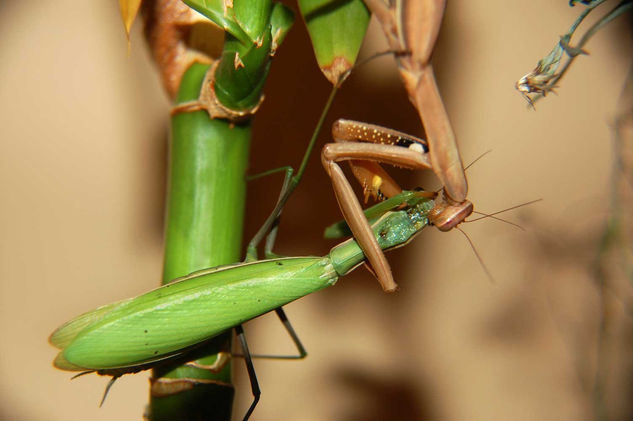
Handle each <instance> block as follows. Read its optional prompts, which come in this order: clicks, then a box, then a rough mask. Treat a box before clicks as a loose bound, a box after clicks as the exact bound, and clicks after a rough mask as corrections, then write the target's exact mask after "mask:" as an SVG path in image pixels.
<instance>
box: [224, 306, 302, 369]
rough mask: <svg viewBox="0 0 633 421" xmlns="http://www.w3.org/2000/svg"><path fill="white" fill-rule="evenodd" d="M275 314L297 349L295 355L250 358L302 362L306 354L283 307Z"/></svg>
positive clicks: (266, 355) (239, 355) (253, 355)
mask: <svg viewBox="0 0 633 421" xmlns="http://www.w3.org/2000/svg"><path fill="white" fill-rule="evenodd" d="M275 313H276V314H277V317H279V321H281V323H282V324H283V325H284V328H285V329H286V331H287V332H288V335H289V336H290V339H292V342H293V343H294V345H295V348H297V355H272V354H251V355H250V357H251V358H266V359H271V360H302V359H304V358H305V357H307V356H308V352H307V351H306V349H305V347H304V346H303V343H301V340H300V339H299V335H297V332H296V331H295V329H294V328H293V327H292V324H291V323H290V320H289V319H288V316H286V312H285V311H284V308H283V307H278V308H276V309H275ZM233 356H234V357H244V355H243V354H233Z"/></svg>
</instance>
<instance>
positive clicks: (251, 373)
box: [235, 325, 262, 421]
mask: <svg viewBox="0 0 633 421" xmlns="http://www.w3.org/2000/svg"><path fill="white" fill-rule="evenodd" d="M235 333H236V335H237V338H238V339H239V341H240V345H242V352H243V353H244V361H245V362H246V369H247V370H248V378H249V380H250V382H251V391H252V392H253V403H251V406H250V407H249V408H248V411H246V414H245V415H244V418H243V421H247V420H248V419H249V418H250V416H251V414H252V413H253V411H254V410H255V407H256V406H257V402H259V397H260V396H261V394H262V392H261V390H260V388H259V382H258V381H257V375H256V374H255V367H254V366H253V360H252V359H251V354H250V352H249V351H248V344H247V343H246V336H245V335H244V329H243V328H242V325H237V326H235Z"/></svg>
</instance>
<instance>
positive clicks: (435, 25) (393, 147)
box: [321, 0, 473, 292]
mask: <svg viewBox="0 0 633 421" xmlns="http://www.w3.org/2000/svg"><path fill="white" fill-rule="evenodd" d="M365 3H366V4H367V6H368V7H369V9H370V10H371V11H372V13H373V14H374V16H376V17H377V19H378V21H379V22H380V24H381V26H382V28H383V32H384V33H385V36H386V38H387V42H388V43H389V47H390V48H391V49H392V50H393V51H403V52H406V53H405V54H400V55H396V57H397V61H398V69H399V72H400V76H401V77H402V80H403V82H404V85H405V88H406V90H407V92H408V94H409V99H410V100H411V102H412V103H413V104H414V106H415V107H416V108H417V110H418V112H419V114H420V118H421V120H422V123H423V124H424V128H425V131H426V134H427V137H428V142H427V141H424V140H422V139H419V138H415V137H412V136H410V135H407V134H405V133H401V132H398V131H395V130H391V129H387V128H384V127H380V126H375V125H371V124H366V123H359V122H354V121H349V120H338V121H337V122H336V123H335V124H334V126H333V128H332V134H333V137H334V140H335V142H337V143H330V144H327V145H325V147H324V148H323V151H322V154H321V161H322V163H323V166H324V167H325V170H326V172H327V173H328V175H329V176H330V178H331V179H332V184H333V187H334V192H335V195H336V198H337V200H338V203H339V207H340V208H341V212H342V213H343V216H344V218H345V220H346V221H347V223H348V224H349V226H350V229H351V231H352V233H353V234H354V237H356V239H357V241H358V242H359V244H360V245H361V248H362V249H363V252H364V253H365V255H366V256H367V259H368V260H369V262H370V263H371V266H372V267H373V269H374V271H375V273H376V277H377V278H378V281H379V282H380V284H381V285H382V287H383V289H384V290H385V291H387V292H391V291H395V290H396V289H397V285H396V283H395V281H394V280H393V275H392V274H391V269H390V267H389V263H388V262H387V260H386V258H385V256H384V254H383V253H382V250H381V249H380V247H378V243H377V242H376V240H375V238H374V237H373V235H372V233H371V229H370V227H369V224H368V222H367V220H366V219H365V217H364V215H363V212H362V208H361V206H360V204H359V203H358V200H357V199H356V197H355V195H354V192H353V190H352V188H351V186H350V184H349V182H348V181H347V180H346V178H345V176H344V175H343V172H342V170H341V168H340V167H339V165H338V164H337V162H339V161H345V160H347V161H349V162H350V165H351V167H352V172H353V173H354V176H355V177H356V178H357V179H358V181H359V182H360V183H361V185H362V187H363V190H364V193H365V199H367V197H368V196H369V195H371V196H374V197H375V198H378V199H382V198H383V197H392V196H394V195H396V194H398V193H400V192H401V191H402V189H401V188H400V187H399V186H398V184H397V183H396V182H395V181H394V180H393V179H392V178H391V177H390V176H389V175H388V174H387V173H386V172H385V171H384V170H383V169H382V168H381V167H380V165H379V164H378V162H381V163H386V164H391V165H396V166H400V167H404V168H408V169H432V170H433V171H434V172H435V174H436V175H437V177H438V178H439V179H440V181H441V183H442V185H443V186H444V187H443V189H442V190H441V192H440V193H438V194H435V193H429V194H430V195H433V196H436V195H437V196H438V197H437V198H436V199H435V203H436V205H435V207H434V208H433V210H432V211H431V213H430V214H429V220H430V222H431V223H432V224H433V225H435V226H436V227H437V228H438V229H440V230H441V231H448V230H450V229H452V228H454V227H456V226H457V225H458V224H459V223H461V222H462V221H463V220H464V219H465V218H466V217H468V216H469V215H470V214H471V213H472V212H473V204H472V203H471V202H470V201H468V200H466V195H467V193H468V183H467V181H466V176H465V173H464V167H463V165H462V161H461V157H460V155H459V150H458V149H457V141H456V139H455V134H454V132H453V129H452V127H451V124H450V121H449V119H448V114H447V113H446V109H445V108H444V103H443V102H442V97H441V96H440V93H439V90H438V88H437V83H436V82H435V74H434V72H433V66H432V65H431V62H430V60H431V55H432V52H433V47H434V46H435V41H436V40H437V36H438V33H439V29H440V26H441V23H442V18H443V15H444V9H445V7H446V0H394V1H390V2H389V4H387V3H385V1H384V0H365ZM357 141H361V142H365V143H355V142H357Z"/></svg>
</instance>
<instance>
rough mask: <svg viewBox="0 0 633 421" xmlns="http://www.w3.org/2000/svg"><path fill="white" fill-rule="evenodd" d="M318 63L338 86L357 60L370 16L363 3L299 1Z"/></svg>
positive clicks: (352, 1) (319, 0) (317, 0)
mask: <svg viewBox="0 0 633 421" xmlns="http://www.w3.org/2000/svg"><path fill="white" fill-rule="evenodd" d="M299 9H300V10H301V14H302V15H303V19H304V20H305V22H306V26H307V27H308V32H309V33H310V39H311V40H312V47H313V48H314V53H315V57H316V59H317V63H318V64H319V67H320V68H321V71H322V72H323V74H324V75H325V77H326V78H327V79H328V80H329V81H330V82H331V83H332V84H336V83H337V82H338V81H339V78H340V76H341V75H342V74H344V73H345V72H346V71H348V70H349V69H350V68H351V67H352V66H353V65H354V62H355V61H356V56H357V55H358V51H359V50H360V46H361V44H362V42H363V38H364V37H365V32H366V31H367V25H368V24H369V17H370V13H369V11H368V10H367V7H366V6H365V4H364V3H363V2H362V1H361V0H351V1H340V0H334V1H333V0H299Z"/></svg>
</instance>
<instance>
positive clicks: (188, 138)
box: [148, 64, 251, 421]
mask: <svg viewBox="0 0 633 421" xmlns="http://www.w3.org/2000/svg"><path fill="white" fill-rule="evenodd" d="M207 69H208V66H205V65H201V64H194V65H193V66H191V68H190V69H189V70H188V71H187V72H186V74H185V76H184V77H183V80H182V82H181V87H180V92H179V96H178V99H177V102H187V101H192V100H196V99H197V98H198V95H199V92H200V87H201V84H202V80H203V78H204V75H205V73H206V71H207ZM250 135H251V129H250V125H249V124H245V125H236V124H230V123H229V122H228V121H225V120H217V119H215V120H214V119H210V118H209V116H208V114H207V113H206V112H205V111H197V112H191V113H182V114H177V115H175V116H173V117H172V142H171V150H170V158H171V162H170V176H169V192H168V202H167V223H166V238H165V261H164V271H163V283H168V282H170V281H171V280H173V279H175V278H177V277H179V276H184V275H187V274H189V273H191V272H194V271H197V270H200V269H204V268H208V267H213V266H218V265H222V264H227V263H233V262H236V261H238V260H240V252H241V239H242V229H243V226H242V224H243V219H244V218H243V217H244V203H245V195H246V184H245V174H246V168H247V164H248V148H249V145H250ZM221 336H222V338H221V339H220V340H215V341H214V342H213V344H212V345H211V346H210V347H209V349H208V350H207V351H208V353H206V354H205V355H209V356H208V357H206V358H203V359H200V360H197V361H196V362H197V363H202V364H205V365H213V363H214V362H215V361H216V360H217V359H218V356H217V355H216V354H217V353H218V352H220V351H224V352H229V351H230V343H231V332H228V333H226V334H223V335H221ZM154 378H157V379H159V378H162V379H161V380H158V382H159V383H160V382H161V381H163V379H166V378H167V379H180V382H181V383H176V384H181V385H185V386H186V388H188V389H190V390H176V391H173V390H172V391H170V393H168V394H165V395H162V396H158V395H156V394H155V393H152V397H151V401H150V407H149V414H148V415H149V418H150V419H152V420H154V421H159V420H170V421H173V420H181V419H182V420H185V419H187V420H190V419H204V420H230V416H231V406H232V398H233V393H234V391H233V387H232V385H231V379H230V364H227V365H225V366H223V367H222V369H221V370H220V371H219V372H218V373H214V372H211V371H209V370H203V369H199V368H193V367H190V366H187V365H185V366H178V367H166V368H162V367H161V369H160V371H158V370H157V371H155V372H154ZM183 379H185V380H183ZM154 384H156V383H154ZM192 385H193V387H191V386H192ZM154 389H155V388H154V387H153V389H152V391H153V392H155V390H154ZM172 392H177V393H172Z"/></svg>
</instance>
